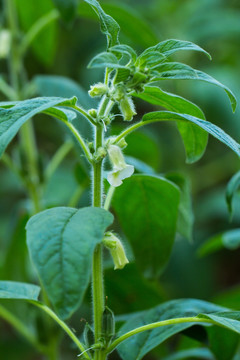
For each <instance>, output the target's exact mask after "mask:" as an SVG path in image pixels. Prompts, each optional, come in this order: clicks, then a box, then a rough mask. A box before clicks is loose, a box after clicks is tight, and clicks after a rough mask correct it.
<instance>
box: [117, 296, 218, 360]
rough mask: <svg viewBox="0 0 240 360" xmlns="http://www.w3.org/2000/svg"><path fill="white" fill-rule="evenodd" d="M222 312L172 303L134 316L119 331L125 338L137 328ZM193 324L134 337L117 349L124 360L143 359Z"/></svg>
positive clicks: (193, 304)
mask: <svg viewBox="0 0 240 360" xmlns="http://www.w3.org/2000/svg"><path fill="white" fill-rule="evenodd" d="M216 311H221V307H219V306H217V305H214V304H211V303H208V302H205V301H201V300H195V299H183V300H172V301H168V302H166V303H163V304H161V305H159V306H157V307H155V308H153V309H150V310H146V311H143V312H141V313H139V314H137V315H135V316H134V315H133V316H132V317H131V318H130V319H129V320H128V321H127V322H126V323H125V324H124V325H123V326H122V327H121V329H120V334H121V335H122V334H125V333H127V332H128V331H131V330H132V329H134V328H138V327H140V326H143V325H146V324H149V323H154V322H157V321H164V320H167V319H174V318H182V317H192V316H197V315H198V314H199V313H201V312H216ZM193 324H194V323H183V324H173V325H166V326H163V327H159V328H156V329H153V330H150V331H146V332H142V333H140V334H137V335H134V336H133V337H131V338H130V339H128V340H126V341H124V342H123V343H122V344H120V345H119V346H118V348H117V350H118V352H119V354H120V356H121V358H122V359H128V360H136V359H142V358H143V357H144V355H146V354H147V353H148V352H149V351H150V350H152V349H154V348H155V347H156V346H158V345H160V344H161V343H162V342H163V341H165V340H166V339H168V338H169V337H170V336H173V335H174V334H177V333H179V332H181V331H183V330H185V329H187V328H189V327H191V326H192V325H193Z"/></svg>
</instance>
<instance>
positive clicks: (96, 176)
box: [92, 96, 112, 360]
mask: <svg viewBox="0 0 240 360" xmlns="http://www.w3.org/2000/svg"><path fill="white" fill-rule="evenodd" d="M111 107H112V102H111V100H110V99H108V98H107V97H106V96H104V97H103V98H102V100H101V102H100V105H99V108H98V117H99V118H101V117H103V116H106V115H108V114H109V112H110V111H111ZM102 144H103V126H102V125H101V124H97V125H96V130H95V150H96V151H97V149H98V148H99V147H101V146H102ZM102 165H103V160H100V161H97V162H95V163H93V200H92V204H93V206H95V207H102ZM92 293H93V314H94V315H93V316H94V337H95V342H98V340H99V338H100V337H101V333H102V314H103V311H104V304H105V302H104V286H103V268H102V245H97V246H96V248H95V251H94V254H93V267H92ZM105 359H106V353H105V351H103V350H96V351H95V360H105Z"/></svg>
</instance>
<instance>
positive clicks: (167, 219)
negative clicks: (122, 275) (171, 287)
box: [113, 175, 179, 277]
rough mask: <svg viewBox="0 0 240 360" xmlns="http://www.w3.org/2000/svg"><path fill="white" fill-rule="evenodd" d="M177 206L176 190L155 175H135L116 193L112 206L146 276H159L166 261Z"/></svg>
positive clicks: (169, 251) (173, 231)
mask: <svg viewBox="0 0 240 360" xmlns="http://www.w3.org/2000/svg"><path fill="white" fill-rule="evenodd" d="M178 204H179V190H178V188H177V187H176V186H175V185H174V184H173V183H171V182H169V181H167V180H166V179H163V178H158V177H154V176H149V175H134V176H132V177H131V178H129V179H126V180H124V183H123V185H121V186H120V187H119V188H117V189H116V191H115V194H114V197H113V207H114V209H115V211H116V214H117V216H118V219H119V222H120V225H121V226H122V229H123V231H124V233H125V235H126V237H127V239H128V240H129V242H130V244H131V246H132V248H133V252H134V255H135V258H136V262H137V263H138V265H139V266H140V268H141V269H142V270H143V271H144V273H145V275H146V276H149V277H157V276H159V274H160V273H161V272H162V271H163V269H164V267H165V266H166V264H167V262H168V259H169V256H170V254H171V250H172V245H173V242H174V238H175V232H176V224H177V212H178Z"/></svg>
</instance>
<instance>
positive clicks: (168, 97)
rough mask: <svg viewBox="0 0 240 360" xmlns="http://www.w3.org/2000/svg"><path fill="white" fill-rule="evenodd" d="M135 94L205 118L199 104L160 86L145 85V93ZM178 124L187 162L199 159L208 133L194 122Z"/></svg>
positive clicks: (161, 104)
mask: <svg viewBox="0 0 240 360" xmlns="http://www.w3.org/2000/svg"><path fill="white" fill-rule="evenodd" d="M133 96H135V97H138V98H140V99H142V100H144V101H147V102H149V103H150V104H153V105H159V106H162V107H164V108H166V109H167V110H170V111H174V112H178V113H183V114H189V115H193V116H196V117H198V118H200V119H205V116H204V114H203V112H202V110H201V109H200V108H199V107H198V106H197V105H195V104H193V103H192V102H190V101H188V100H186V99H184V98H182V97H180V96H178V95H175V94H171V93H168V92H165V91H163V90H161V89H160V88H159V87H155V86H145V88H144V92H143V93H134V94H133ZM177 125H178V130H179V132H180V134H181V137H182V140H183V142H184V146H185V150H186V156H187V163H193V162H195V161H197V160H199V159H200V158H201V157H202V156H203V154H204V152H205V149H206V146H207V140H208V134H207V133H206V132H205V131H203V130H202V129H200V128H199V127H198V126H196V125H194V124H190V123H188V124H187V123H177Z"/></svg>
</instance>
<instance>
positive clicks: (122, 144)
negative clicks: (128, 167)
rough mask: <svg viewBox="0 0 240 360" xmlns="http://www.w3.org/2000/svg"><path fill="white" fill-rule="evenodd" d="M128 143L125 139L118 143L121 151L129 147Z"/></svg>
mask: <svg viewBox="0 0 240 360" xmlns="http://www.w3.org/2000/svg"><path fill="white" fill-rule="evenodd" d="M127 145H128V144H127V142H126V140H125V139H124V138H122V139H120V140H119V141H118V143H117V146H119V147H120V148H121V149H125V147H127Z"/></svg>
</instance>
